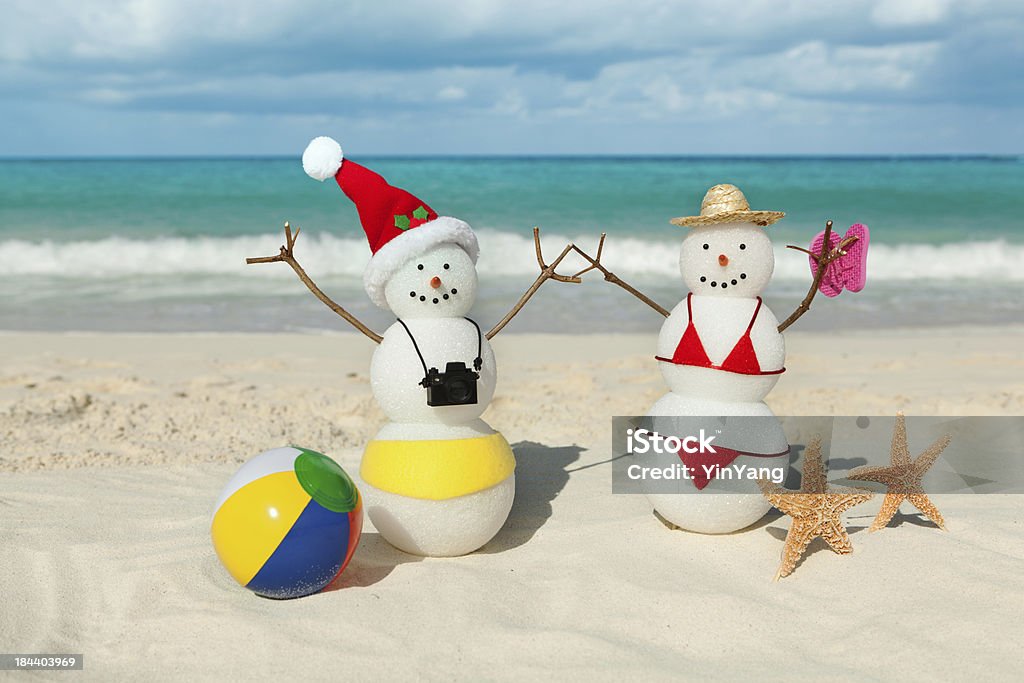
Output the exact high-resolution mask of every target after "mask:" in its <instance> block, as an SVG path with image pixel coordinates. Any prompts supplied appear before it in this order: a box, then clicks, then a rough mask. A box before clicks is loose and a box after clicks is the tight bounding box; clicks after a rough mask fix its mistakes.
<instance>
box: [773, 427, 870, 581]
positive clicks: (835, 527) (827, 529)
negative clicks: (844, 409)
mask: <svg viewBox="0 0 1024 683" xmlns="http://www.w3.org/2000/svg"><path fill="white" fill-rule="evenodd" d="M826 477H827V471H826V469H825V465H824V464H823V463H822V461H821V439H820V438H815V439H813V440H812V441H811V442H810V443H809V444H807V449H806V450H805V451H804V469H803V481H802V482H801V483H800V490H799V491H791V490H789V489H786V488H783V487H782V486H780V485H778V484H776V483H774V482H772V481H769V480H768V479H759V480H758V482H757V485H758V486H760V487H761V492H762V493H763V494H764V496H765V498H767V499H768V502H770V503H771V504H772V505H774V506H775V507H777V508H778V509H780V510H782V511H783V512H784V513H786V514H787V515H789V516H790V517H792V518H793V523H792V524H791V525H790V527H789V533H788V534H786V547H785V548H783V551H782V564H780V565H779V571H778V572H777V573H776V574H775V580H776V581H778V580H779V579H781V578H783V577H786V576H789V575H790V574H792V573H793V570H794V569H796V565H797V563H798V562H799V561H800V558H801V557H802V556H803V554H804V551H805V550H807V546H808V545H810V543H811V541H813V540H814V539H815V538H817V537H818V536H821V537H822V538H823V539H825V542H826V543H828V544H829V547H831V548H832V550H834V551H836V552H837V553H839V554H840V555H847V554H849V553H852V552H853V544H852V543H851V542H850V537H849V535H847V533H846V528H845V527H844V526H843V521H842V520H841V519H840V516H841V515H842V514H843V513H844V512H845V511H846V510H849V509H850V508H852V507H853V506H854V505H859V504H861V503H863V502H864V501H866V500H868V499H870V498H871V496H872V495H874V494H872V493H871V492H870V491H867V490H865V489H851V488H845V487H840V486H829V485H828V481H827V479H826Z"/></svg>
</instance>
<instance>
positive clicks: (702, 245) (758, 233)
mask: <svg viewBox="0 0 1024 683" xmlns="http://www.w3.org/2000/svg"><path fill="white" fill-rule="evenodd" d="M679 270H680V271H681V272H682V274H683V281H684V282H685V283H686V286H687V287H689V288H690V291H691V292H693V293H694V294H698V295H705V296H735V297H755V296H757V295H759V294H760V293H761V292H762V291H764V288H765V286H767V284H768V281H769V280H771V277H772V272H773V271H774V270H775V252H774V250H773V249H772V242H771V240H770V239H768V235H767V233H766V232H765V230H764V228H762V227H760V226H757V225H754V224H753V223H726V224H716V225H705V226H696V227H693V228H691V229H690V231H689V232H688V233H687V235H686V237H685V238H684V239H683V246H682V249H680V251H679Z"/></svg>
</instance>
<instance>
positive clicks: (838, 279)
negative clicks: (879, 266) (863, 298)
mask: <svg viewBox="0 0 1024 683" xmlns="http://www.w3.org/2000/svg"><path fill="white" fill-rule="evenodd" d="M846 237H857V241H856V242H854V243H853V244H851V245H850V246H848V247H847V248H846V254H844V255H843V256H840V257H839V258H837V259H836V260H835V261H833V262H832V263H830V264H828V267H827V268H826V269H825V275H823V276H822V278H821V283H820V284H819V285H818V290H819V291H820V292H821V293H822V294H824V295H825V296H828V297H833V296H839V293H840V292H842V291H843V289H848V290H850V291H851V292H859V291H860V290H862V289H864V284H865V283H866V282H867V279H868V242H869V241H870V239H871V233H870V232H869V231H868V226H866V225H861V224H860V223H855V224H853V225H851V226H850V229H849V230H847V231H846V235H845V236H843V237H840V236H839V235H838V234H837V233H835V232H833V233H831V234H830V235H829V240H828V242H829V245H828V248H829V249H833V248H835V246H836V245H837V244H839V243H840V242H841V241H842V240H843V239H845V238H846ZM824 241H825V231H824V230H822V231H821V232H819V233H818V236H817V237H815V238H814V241H813V242H811V252H813V253H815V254H820V253H821V245H822V243H823V242H824ZM807 260H808V261H810V263H811V275H812V276H814V277H817V275H818V262H817V261H815V260H814V259H813V258H811V257H810V256H808V257H807Z"/></svg>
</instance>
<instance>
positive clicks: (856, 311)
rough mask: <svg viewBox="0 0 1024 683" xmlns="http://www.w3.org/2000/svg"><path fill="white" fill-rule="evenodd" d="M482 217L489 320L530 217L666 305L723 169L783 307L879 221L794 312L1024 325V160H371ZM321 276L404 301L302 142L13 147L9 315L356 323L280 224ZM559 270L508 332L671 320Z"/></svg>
mask: <svg viewBox="0 0 1024 683" xmlns="http://www.w3.org/2000/svg"><path fill="white" fill-rule="evenodd" d="M357 161H359V162H360V163H363V164H365V165H367V166H369V167H370V168H372V169H374V170H376V171H378V172H379V173H381V174H383V175H384V176H385V177H386V178H388V180H389V181H390V182H391V183H392V184H394V185H397V186H399V187H404V188H406V189H407V190H409V191H411V192H413V193H414V194H416V195H417V196H419V197H420V198H422V199H423V200H425V201H426V202H427V203H428V204H430V205H431V206H432V207H433V208H434V209H435V210H437V211H438V212H439V213H441V214H445V215H452V216H457V217H459V218H461V219H463V220H465V221H467V222H468V223H470V224H471V225H472V226H473V227H474V228H475V229H476V231H477V233H478V236H479V239H480V246H481V256H480V262H479V271H480V281H481V286H480V292H481V293H480V297H479V300H478V303H477V307H476V309H475V311H474V316H475V317H476V318H477V319H478V320H480V321H481V323H491V322H493V321H496V320H497V319H499V318H500V317H501V315H502V314H504V312H505V311H506V310H507V309H508V308H509V307H510V306H511V305H512V304H513V303H514V302H515V300H516V299H517V297H518V296H519V294H520V293H521V292H522V291H523V290H525V289H526V288H527V287H528V286H529V285H530V283H531V282H532V281H533V279H534V277H535V276H536V274H537V265H536V261H535V259H534V255H533V244H532V229H533V227H534V226H538V227H540V228H541V231H542V236H543V241H544V245H545V250H546V255H547V256H548V257H549V258H551V257H553V256H554V255H555V254H556V253H557V252H558V250H559V249H560V248H561V247H562V246H563V245H564V244H565V243H566V241H568V240H573V241H575V242H577V243H578V244H579V245H581V246H582V247H584V248H586V249H590V250H593V248H594V247H595V246H596V244H597V238H598V235H599V234H600V233H601V232H606V233H608V240H607V243H606V247H605V252H606V256H605V259H604V260H605V263H606V264H607V265H608V266H609V267H610V268H611V269H612V270H614V271H615V272H616V273H617V274H618V275H619V276H620V277H622V278H623V279H625V280H627V281H629V282H630V283H632V284H634V285H635V286H636V287H638V288H639V289H641V290H643V291H645V292H647V293H649V294H650V295H651V296H652V297H653V298H654V299H655V300H657V301H658V302H660V303H661V304H662V305H663V306H665V307H668V308H671V307H672V306H673V305H675V303H676V302H678V301H679V300H680V299H681V298H682V296H683V295H684V294H685V290H684V288H683V285H682V281H681V278H680V275H679V272H678V265H677V260H678V246H679V242H680V239H681V236H682V231H683V230H685V229H684V228H677V227H674V226H672V225H670V224H669V223H668V219H669V218H671V217H673V216H683V215H691V214H694V213H697V212H699V209H700V200H701V197H702V196H703V194H704V191H705V190H706V189H707V188H708V187H709V186H711V185H714V184H716V183H722V182H729V183H733V184H736V185H738V186H739V187H740V188H741V189H742V190H743V191H744V192H745V193H746V195H747V197H748V199H749V200H750V202H751V204H752V206H753V208H756V209H772V210H781V211H785V212H786V214H787V216H786V218H785V219H784V220H783V221H781V222H780V223H777V224H776V225H773V226H771V227H770V228H768V230H769V231H770V233H771V235H772V238H773V241H774V243H775V245H776V269H775V276H774V278H773V280H772V283H771V285H770V286H769V288H768V290H767V291H766V293H765V299H766V301H767V303H768V304H769V305H770V306H771V307H772V308H773V310H774V311H775V313H776V315H778V317H779V318H780V319H781V318H783V317H785V316H786V315H787V314H788V313H789V311H791V310H792V309H793V307H795V306H796V304H797V303H798V302H799V301H800V299H801V298H802V297H803V295H804V293H805V292H806V290H807V287H808V285H809V283H810V271H809V268H808V264H807V259H806V256H804V255H802V254H800V253H799V252H796V251H793V250H788V249H786V248H785V246H786V245H787V244H795V245H799V246H805V247H806V246H807V245H808V244H809V243H810V241H811V239H812V238H813V237H814V235H815V234H817V233H818V232H819V231H820V230H821V229H822V228H823V227H824V223H825V221H826V220H827V219H831V220H833V221H834V223H835V227H836V229H838V230H839V231H840V232H843V231H845V230H846V228H847V227H848V226H849V225H850V224H852V223H864V224H866V225H868V226H869V228H870V229H871V238H872V241H871V246H870V250H869V257H868V273H869V275H868V283H867V287H866V288H865V289H864V291H862V292H860V293H858V294H852V293H849V292H844V293H843V294H842V295H841V296H839V297H838V298H836V299H827V298H826V297H824V296H823V295H819V296H818V298H817V299H816V300H815V303H814V305H813V308H812V310H811V312H810V313H809V314H807V315H806V316H804V318H803V319H802V320H801V321H800V322H799V323H798V325H797V326H796V327H795V328H794V329H819V330H821V329H835V328H882V327H907V326H913V327H927V326H957V325H969V324H985V325H1002V324H1019V323H1022V322H1024V159H1022V158H1020V157H1000V158H987V157H980V158H963V157H959V158H751V159H743V158H718V157H715V158H689V157H687V158H667V157H656V158H625V157H614V158H593V157H585V158H584V157H574V158H549V157H543V158H505V157H502V158H395V157H387V158H374V157H368V158H359V159H357ZM285 220H288V221H291V223H292V224H293V225H298V226H301V228H302V235H301V237H300V238H299V242H298V244H297V247H296V255H297V257H298V258H299V261H300V262H301V263H302V264H303V266H304V267H305V268H306V270H307V271H308V272H309V274H310V275H311V276H312V277H313V279H314V280H316V281H317V283H318V284H319V285H320V286H321V287H322V288H323V289H325V290H326V291H327V292H328V293H330V294H331V295H332V296H333V297H334V298H335V299H336V300H337V301H338V302H339V303H341V304H342V305H343V306H345V307H347V308H349V310H351V311H352V312H353V313H355V314H356V315H357V316H359V317H361V318H363V319H364V320H366V321H367V322H369V323H370V324H371V325H372V326H376V327H377V328H381V327H383V326H385V325H386V324H389V322H390V320H391V318H390V317H389V316H388V315H387V314H386V313H384V312H382V311H379V310H377V309H376V308H374V307H373V305H372V304H371V303H370V302H369V300H368V299H367V298H366V295H365V294H364V293H363V291H362V285H361V275H362V271H363V268H364V266H365V264H366V262H367V260H368V258H369V249H368V247H367V244H366V241H365V238H364V236H363V232H362V230H361V227H360V225H359V221H358V217H357V214H356V211H355V208H354V207H353V205H352V204H351V202H349V200H348V198H347V197H345V195H344V194H343V193H342V192H341V191H340V189H339V188H338V186H337V185H336V184H335V183H333V182H327V183H323V184H321V183H317V182H314V181H312V180H310V179H309V178H308V177H306V176H305V174H304V173H303V171H302V167H301V163H300V161H299V160H298V159H277V158H275V159H145V160H136V159H131V160H115V159H104V160H73V161H58V160H47V161H28V160H9V161H0V291H2V292H3V296H2V297H0V329H3V330H56V331H70V330H86V331H182V332H192V331H298V330H316V331H322V330H344V329H346V327H345V323H344V322H343V321H342V320H341V319H340V318H337V317H336V316H334V314H333V313H331V312H330V311H328V310H327V309H326V308H325V307H323V305H322V304H320V303H319V302H318V301H317V300H316V299H314V298H313V296H312V295H311V294H309V293H308V292H307V291H306V290H305V288H304V287H303V286H302V285H301V283H300V282H299V281H298V279H297V278H295V276H294V275H293V274H292V272H291V270H290V269H289V268H288V267H287V266H286V265H284V264H269V265H257V266H246V265H244V259H245V257H247V256H263V255H269V254H273V253H276V251H277V247H278V246H279V245H280V244H281V242H282V230H281V226H282V225H283V223H284V221H285ZM591 277H592V278H593V279H590V280H587V281H585V282H584V283H583V284H582V285H566V284H558V283H549V284H547V285H545V286H544V288H543V289H542V290H541V291H540V293H539V294H538V295H537V296H536V297H535V298H534V301H533V302H532V303H531V304H530V305H529V306H528V307H527V308H526V309H525V310H524V312H523V313H521V314H520V316H519V318H517V319H516V320H515V321H514V322H513V323H512V325H511V326H510V327H509V330H510V331H519V332H536V331H550V332H584V333H601V332H611V331H621V332H628V331H640V332H653V331H655V330H656V329H657V328H658V326H659V325H660V318H659V317H658V316H657V315H656V314H654V313H653V312H651V311H650V310H649V309H647V308H646V307H644V306H643V305H642V304H640V303H639V302H637V301H635V300H634V299H632V298H630V297H629V296H628V295H626V294H625V293H623V292H621V291H620V290H617V289H615V288H613V287H611V286H610V285H607V284H605V283H604V282H603V281H602V280H601V278H600V277H595V276H594V274H591Z"/></svg>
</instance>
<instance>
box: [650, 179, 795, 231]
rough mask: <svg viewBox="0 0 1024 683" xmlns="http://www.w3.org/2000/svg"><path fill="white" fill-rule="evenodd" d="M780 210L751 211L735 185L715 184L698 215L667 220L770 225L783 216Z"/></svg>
mask: <svg viewBox="0 0 1024 683" xmlns="http://www.w3.org/2000/svg"><path fill="white" fill-rule="evenodd" d="M785 215H786V214H784V213H783V212H781V211H751V210H750V203H749V202H748V201H747V198H746V197H744V196H743V193H742V192H741V191H740V188H738V187H736V186H735V185H715V186H714V187H712V188H711V189H710V190H708V191H707V194H705V195H704V201H702V202H701V203H700V215H699V216H683V217H681V218H673V219H672V220H670V221H669V223H672V224H673V225H682V226H686V227H698V226H701V225H715V224H718V223H753V224H754V225H761V226H766V225H771V224H772V223H774V222H775V221H777V220H779V219H780V218H782V217H783V216H785Z"/></svg>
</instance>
